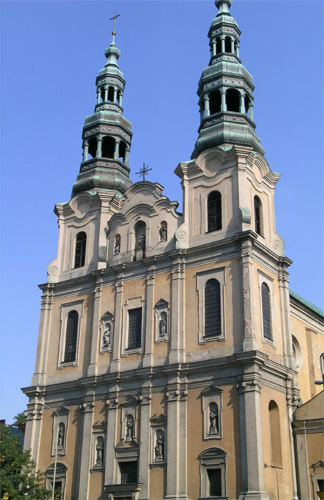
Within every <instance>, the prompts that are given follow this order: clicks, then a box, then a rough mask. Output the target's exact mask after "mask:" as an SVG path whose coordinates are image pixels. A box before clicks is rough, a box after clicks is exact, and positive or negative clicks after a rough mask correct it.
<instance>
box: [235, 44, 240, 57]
mask: <svg viewBox="0 0 324 500" xmlns="http://www.w3.org/2000/svg"><path fill="white" fill-rule="evenodd" d="M236 55H237V57H240V46H239V44H237V45H236Z"/></svg>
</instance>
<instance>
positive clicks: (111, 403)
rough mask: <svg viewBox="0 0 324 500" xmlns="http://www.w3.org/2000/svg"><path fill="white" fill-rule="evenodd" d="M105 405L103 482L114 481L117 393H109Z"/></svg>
mask: <svg viewBox="0 0 324 500" xmlns="http://www.w3.org/2000/svg"><path fill="white" fill-rule="evenodd" d="M106 405H107V442H106V453H105V478H104V482H105V484H113V483H115V478H116V459H115V443H116V432H117V413H118V398H117V394H115V395H110V399H108V400H107V401H106Z"/></svg>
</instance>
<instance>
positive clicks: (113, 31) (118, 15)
mask: <svg viewBox="0 0 324 500" xmlns="http://www.w3.org/2000/svg"><path fill="white" fill-rule="evenodd" d="M117 17H120V14H117V12H116V11H115V12H114V15H113V17H111V18H110V21H114V24H113V30H112V32H111V34H112V36H113V37H114V38H115V35H116V19H117Z"/></svg>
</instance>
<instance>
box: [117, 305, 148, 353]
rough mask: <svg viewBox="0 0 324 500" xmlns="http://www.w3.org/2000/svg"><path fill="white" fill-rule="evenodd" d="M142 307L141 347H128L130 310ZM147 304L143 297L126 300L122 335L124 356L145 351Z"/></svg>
mask: <svg viewBox="0 0 324 500" xmlns="http://www.w3.org/2000/svg"><path fill="white" fill-rule="evenodd" d="M140 308H141V309H142V324H141V345H140V346H139V347H131V348H129V347H128V332H129V311H131V310H132V309H140ZM145 318H146V304H145V301H144V300H143V299H142V297H134V298H131V299H128V300H126V302H125V303H124V305H123V335H122V354H121V355H122V356H123V357H124V356H128V355H130V354H142V353H143V352H144V334H145Z"/></svg>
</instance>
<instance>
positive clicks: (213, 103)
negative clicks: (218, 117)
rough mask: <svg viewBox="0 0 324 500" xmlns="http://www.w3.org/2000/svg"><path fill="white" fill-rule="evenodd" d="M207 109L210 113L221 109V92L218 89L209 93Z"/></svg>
mask: <svg viewBox="0 0 324 500" xmlns="http://www.w3.org/2000/svg"><path fill="white" fill-rule="evenodd" d="M209 109H210V114H211V115H213V114H214V113H220V111H221V93H220V91H219V90H214V91H213V92H211V93H210V94H209Z"/></svg>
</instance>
